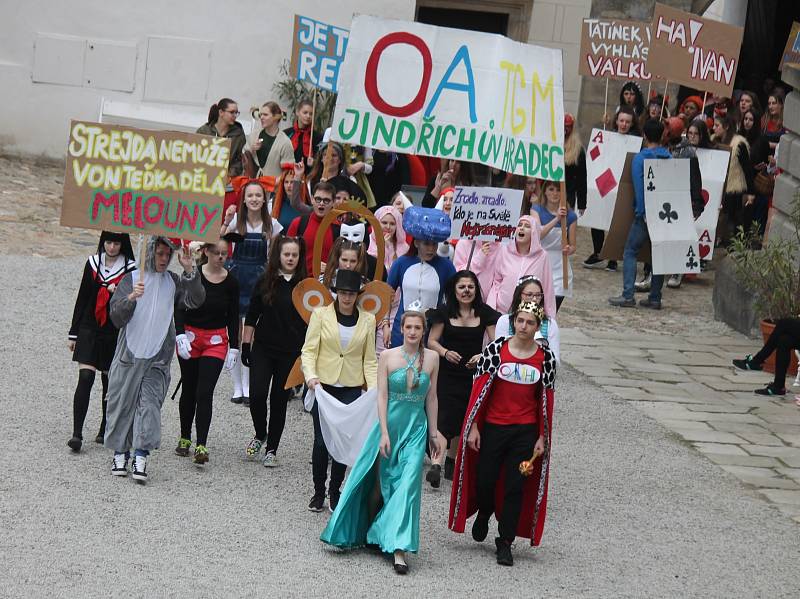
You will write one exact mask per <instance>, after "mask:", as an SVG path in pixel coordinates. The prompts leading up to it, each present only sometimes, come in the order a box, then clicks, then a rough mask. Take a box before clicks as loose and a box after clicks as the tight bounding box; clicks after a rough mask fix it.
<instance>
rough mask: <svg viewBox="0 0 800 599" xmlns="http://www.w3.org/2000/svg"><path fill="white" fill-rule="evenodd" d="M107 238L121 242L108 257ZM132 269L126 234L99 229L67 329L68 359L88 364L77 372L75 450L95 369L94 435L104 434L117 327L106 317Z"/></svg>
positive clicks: (73, 434) (86, 408)
mask: <svg viewBox="0 0 800 599" xmlns="http://www.w3.org/2000/svg"><path fill="white" fill-rule="evenodd" d="M107 241H110V242H119V243H120V244H121V245H120V252H119V255H118V256H116V257H115V258H109V257H108V256H107V255H106V253H105V243H106V242H107ZM133 270H136V263H135V262H134V260H133V250H132V248H131V242H130V239H129V237H128V235H127V233H111V232H109V231H103V232H102V234H101V235H100V242H99V243H98V246H97V253H96V254H93V255H91V256H89V259H88V260H87V261H86V265H85V266H84V268H83V277H82V278H81V286H80V289H79V290H78V297H77V298H76V300H75V309H74V310H73V313H72V324H71V325H70V328H69V340H70V341H74V342H75V350H74V351H73V353H72V361H73V362H77V363H78V364H80V365H86V366H91V367H92V368H81V369H80V370H79V371H78V386H77V387H76V389H75V396H74V399H73V406H72V412H73V428H72V439H71V440H70V443H71V444H70V447H72V448H73V449H74V450H76V451H77V450H78V449H80V443H79V441H75V440H76V439H77V440H82V439H83V423H84V421H85V419H86V412H87V410H88V408H89V397H90V394H91V390H92V385H93V384H94V379H95V371H97V370H99V371H100V372H101V373H102V374H101V378H102V382H103V419H102V422H101V424H100V432H99V433H98V437H100V438H102V437H103V435H104V434H105V426H106V393H107V390H108V375H107V372H108V369H109V367H110V366H111V360H112V358H113V357H114V350H115V349H116V346H117V327H116V326H114V323H113V322H111V319H110V318H109V316H108V307H109V301H110V299H111V296H112V295H113V293H114V291H115V289H116V287H117V285H119V283H120V281H121V280H122V278H123V277H124V276H125V275H126V274H128V273H129V272H131V271H133ZM73 445H75V446H74V447H73Z"/></svg>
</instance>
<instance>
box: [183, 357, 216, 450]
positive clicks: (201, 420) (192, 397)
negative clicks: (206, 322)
mask: <svg viewBox="0 0 800 599" xmlns="http://www.w3.org/2000/svg"><path fill="white" fill-rule="evenodd" d="M178 363H179V364H180V366H181V381H182V382H181V399H180V403H179V404H178V411H179V412H180V415H181V437H182V438H183V439H191V438H192V420H194V421H195V428H196V429H197V441H196V443H197V445H206V443H207V442H208V429H209V427H210V426H211V410H212V409H211V404H212V402H213V400H214V387H216V386H217V380H218V379H219V374H220V372H222V366H223V364H224V363H225V362H224V361H223V360H220V359H219V358H211V357H208V356H203V357H200V358H194V359H191V360H184V359H183V358H180V357H179V358H178Z"/></svg>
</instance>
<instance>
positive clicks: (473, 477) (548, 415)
mask: <svg viewBox="0 0 800 599" xmlns="http://www.w3.org/2000/svg"><path fill="white" fill-rule="evenodd" d="M509 357H510V358H511V359H512V360H514V361H515V362H516V361H518V362H526V360H518V359H517V358H515V357H514V356H513V355H512V354H511V353H510V352H509V351H508V338H504V337H501V338H499V339H497V340H495V341H493V342H492V343H490V344H489V345H487V346H486V348H485V349H484V350H483V354H482V355H481V358H480V361H479V362H478V367H477V370H476V373H475V379H474V382H473V384H472V393H471V395H470V398H469V405H468V406H467V413H466V417H465V419H464V425H463V427H462V430H461V442H460V444H459V448H458V454H457V455H456V465H455V472H454V473H453V487H452V491H451V494H450V517H449V520H448V525H449V527H450V530H453V531H454V532H464V528H465V526H466V523H467V518H469V517H470V516H472V514H474V513H476V512H477V511H478V462H479V455H480V454H479V452H476V451H473V450H472V449H470V448H469V446H468V445H467V438H468V436H469V431H470V429H471V428H472V426H477V427H478V429H479V430H480V431H481V433H482V436H483V432H484V429H485V425H486V416H487V413H489V411H490V409H492V407H493V403H496V402H506V403H507V402H508V397H509V396H508V393H505V394H501V393H498V389H497V388H496V387H497V381H498V380H499V379H501V378H505V379H506V380H505V384H506V385H509V384H511V385H513V386H514V389H515V392H514V395H519V394H522V393H524V394H525V399H526V400H527V399H529V400H530V401H531V402H534V403H535V406H536V421H537V422H536V426H537V428H538V430H539V431H540V434H541V435H543V436H544V446H545V450H544V454H543V455H541V456H539V457H537V458H536V460H535V461H534V462H533V473H532V474H531V475H530V476H527V477H526V478H525V480H524V483H523V489H522V499H521V509H520V515H519V519H518V521H517V525H516V536H518V537H524V538H527V539H530V540H531V545H539V543H540V541H541V539H542V532H543V530H544V521H545V515H546V511H547V483H548V476H549V466H550V451H551V448H552V432H553V403H554V399H555V396H554V393H553V388H554V385H555V376H556V360H555V357H554V356H553V353H552V352H551V351H550V349H549V348H547V347H539V348H538V349H537V350H536V352H535V353H534V354H533V356H531V358H529V359H528V360H531V361H533V362H539V363H540V364H541V371H540V373H539V375H540V379H539V380H538V381H536V383H535V384H514V383H513V382H509V381H508V377H502V376H500V375H499V372H500V369H501V366H502V365H505V364H508V363H509V362H508V359H509ZM516 366H519V364H517V365H516ZM533 368H535V366H534V367H533ZM495 407H496V406H495ZM516 426H518V425H516ZM495 428H508V427H497V425H495ZM532 437H533V438H531V439H529V443H528V445H529V449H528V448H525V451H526V452H527V457H525V458H523V459H526V460H527V459H530V455H531V454H532V450H533V446H534V443H535V442H536V438H535V437H536V433H535V432H534V433H533V435H532ZM487 445H488V444H487V443H485V439H484V438H482V439H481V451H485V450H488V449H489V448H488V447H487ZM510 467H513V468H518V464H516V462H515V463H513V464H509V463H508V460H506V463H505V464H504V465H503V466H501V468H500V472H499V476H498V478H497V482H496V483H495V492H494V498H495V499H494V513H495V516H496V517H497V519H498V521H500V522H501V523H502V512H503V508H504V507H505V500H506V497H505V481H506V476H507V475H508V474H509V472H508V469H509V468H510ZM515 474H516V473H515ZM502 532H503V531H502V524H501V536H502ZM510 540H512V539H509V541H510Z"/></svg>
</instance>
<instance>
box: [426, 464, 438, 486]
mask: <svg viewBox="0 0 800 599" xmlns="http://www.w3.org/2000/svg"><path fill="white" fill-rule="evenodd" d="M425 480H427V481H428V482H429V483H430V484H431V486H432V487H433V488H434V489H438V488H439V485H440V484H442V467H441V466H440V465H439V464H432V465H431V467H430V469H429V470H428V473H427V474H426V475H425Z"/></svg>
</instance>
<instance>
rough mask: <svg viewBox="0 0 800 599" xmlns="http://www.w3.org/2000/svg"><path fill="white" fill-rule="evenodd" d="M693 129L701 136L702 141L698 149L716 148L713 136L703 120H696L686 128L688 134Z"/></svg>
mask: <svg viewBox="0 0 800 599" xmlns="http://www.w3.org/2000/svg"><path fill="white" fill-rule="evenodd" d="M692 127H694V128H695V129H697V132H698V133H699V134H700V141H699V142H698V144H697V147H698V148H713V147H714V144H713V143H712V142H711V135H710V134H709V133H708V126H707V125H706V122H705V121H704V120H703V119H702V118H696V119H694V120H693V121H692V122H691V123H689V126H688V127H686V131H687V132H688V131H689V129H691V128H692Z"/></svg>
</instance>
